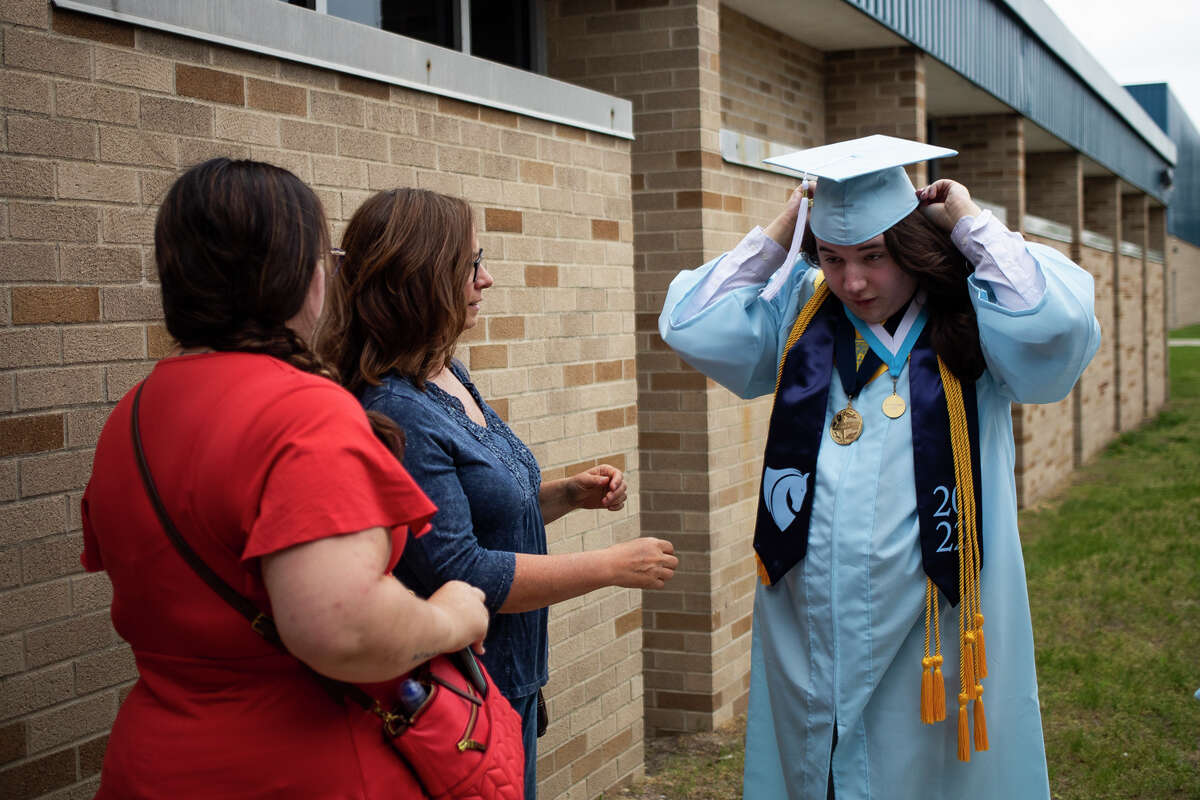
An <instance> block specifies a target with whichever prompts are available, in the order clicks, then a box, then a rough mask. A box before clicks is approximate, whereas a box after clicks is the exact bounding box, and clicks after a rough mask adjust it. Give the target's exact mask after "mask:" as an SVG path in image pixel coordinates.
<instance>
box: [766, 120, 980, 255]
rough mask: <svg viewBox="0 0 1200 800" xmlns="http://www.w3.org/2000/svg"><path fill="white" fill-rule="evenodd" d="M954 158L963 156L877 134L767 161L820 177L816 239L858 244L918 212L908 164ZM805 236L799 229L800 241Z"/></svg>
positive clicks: (815, 212) (814, 220)
mask: <svg viewBox="0 0 1200 800" xmlns="http://www.w3.org/2000/svg"><path fill="white" fill-rule="evenodd" d="M953 155H958V151H956V150H950V149H948V148H945V147H937V146H935V145H931V144H924V143H922V142H913V141H909V140H908V139H897V138H896V137H894V136H884V135H882V134H876V135H874V136H867V137H865V138H862V139H851V140H849V141H846V142H837V143H836V144H827V145H824V146H822V147H811V148H809V149H808V150H800V151H797V152H795V153H788V154H787V155H782V156H774V157H772V158H768V159H765V161H766V163H768V164H774V165H775V166H778V167H785V168H787V169H791V170H795V171H796V172H802V173H806V174H808V175H816V176H817V177H818V178H820V180H818V181H817V190H816V195H815V197H814V198H813V209H812V215H811V219H810V220H809V221H808V224H809V226H810V227H811V228H812V232H813V235H814V236H816V237H817V238H818V239H820V240H822V241H825V242H829V243H831V244H838V245H854V244H861V243H862V242H865V241H867V240H868V239H871V238H873V237H875V236H878V235H879V234H881V233H883V232H884V231H886V230H887V229H888V228H890V227H892V226H893V225H895V224H896V223H897V222H899V221H900V220H902V219H904V218H905V217H906V216H908V215H909V213H911V212H912V210H913V209H914V208H916V207H917V193H916V189H914V188H913V185H912V181H910V180H909V179H908V174H907V173H906V172H905V171H904V165H905V164H914V163H916V162H918V161H928V160H929V159H933V158H944V157H946V156H953ZM800 233H801V230H800V226H799V225H798V226H797V229H796V235H797V237H799V235H800Z"/></svg>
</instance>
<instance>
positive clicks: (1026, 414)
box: [1012, 236, 1078, 507]
mask: <svg viewBox="0 0 1200 800" xmlns="http://www.w3.org/2000/svg"><path fill="white" fill-rule="evenodd" d="M1025 238H1026V240H1027V241H1030V242H1036V243H1038V244H1043V245H1046V246H1047V247H1053V248H1054V249H1055V250H1058V251H1059V252H1061V253H1062V254H1063V255H1065V256H1067V257H1068V258H1069V257H1070V252H1069V251H1070V250H1071V245H1069V244H1065V243H1063V242H1058V241H1054V240H1051V239H1045V238H1042V237H1040V236H1026V237H1025ZM1076 391H1078V388H1076V389H1075V390H1073V391H1072V394H1071V395H1070V396H1068V397H1066V398H1065V399H1063V400H1059V401H1058V402H1056V403H1039V404H1036V405H1032V404H1031V405H1025V404H1020V403H1014V404H1013V409H1012V414H1013V436H1014V437H1015V439H1016V445H1017V458H1016V462H1015V464H1014V467H1013V475H1014V477H1015V479H1016V483H1017V501H1018V503H1019V504H1020V505H1021V506H1022V507H1024V506H1030V505H1033V504H1035V503H1037V502H1038V501H1039V500H1042V499H1045V498H1047V497H1051V496H1052V495H1053V494H1054V493H1055V491H1056V490H1057V489H1058V488H1059V487H1060V486H1061V485H1062V484H1063V483H1064V482H1065V481H1066V480H1067V479H1068V478H1069V477H1070V476H1071V471H1072V470H1073V469H1074V468H1075V438H1076V434H1075V425H1076V418H1075V415H1076V412H1075V402H1076V400H1075V392H1076Z"/></svg>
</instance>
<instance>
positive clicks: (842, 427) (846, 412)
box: [829, 403, 863, 444]
mask: <svg viewBox="0 0 1200 800" xmlns="http://www.w3.org/2000/svg"><path fill="white" fill-rule="evenodd" d="M862 429H863V421H862V417H861V416H859V414H858V412H857V411H855V410H854V407H853V406H851V405H850V404H849V403H847V404H846V407H845V408H843V409H842V410H841V411H839V412H837V413H836V414H834V415H833V422H831V423H830V424H829V435H830V437H831V438H832V439H833V440H834V441H835V442H837V443H838V444H850V443H851V442H853V441H855V440H856V439H858V437H859V436H862Z"/></svg>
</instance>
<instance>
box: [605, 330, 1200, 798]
mask: <svg viewBox="0 0 1200 800" xmlns="http://www.w3.org/2000/svg"><path fill="white" fill-rule="evenodd" d="M1182 331H1183V332H1184V333H1185V335H1186V336H1189V337H1192V336H1194V337H1196V338H1200V326H1195V327H1194V328H1185V329H1182ZM1188 331H1192V332H1190V333H1187V332H1188ZM1176 333H1177V334H1178V333H1180V331H1176ZM1173 335H1174V334H1173ZM1170 353H1171V393H1172V394H1171V403H1170V406H1169V407H1168V410H1167V411H1165V412H1164V413H1163V414H1161V415H1160V416H1159V417H1158V418H1157V419H1156V420H1154V421H1153V422H1151V423H1149V424H1147V425H1146V426H1145V427H1144V428H1141V429H1139V430H1137V431H1133V432H1131V433H1128V434H1125V435H1124V436H1122V437H1121V438H1119V439H1117V440H1116V441H1114V442H1113V443H1112V444H1111V445H1110V446H1109V447H1108V449H1107V451H1106V452H1105V453H1104V454H1102V455H1101V457H1100V458H1098V459H1096V460H1095V461H1094V462H1093V463H1092V464H1091V465H1089V466H1088V467H1086V468H1085V469H1084V470H1082V471H1081V472H1080V473H1079V475H1078V476H1077V479H1076V480H1075V481H1074V482H1073V485H1072V486H1071V487H1070V488H1068V489H1066V490H1065V491H1064V492H1063V493H1062V495H1061V496H1060V497H1058V498H1057V499H1056V500H1054V501H1053V502H1049V503H1045V504H1043V505H1042V506H1040V507H1039V508H1037V509H1033V510H1029V511H1024V512H1022V514H1021V533H1022V540H1023V542H1024V544H1025V562H1026V569H1027V573H1028V579H1029V595H1030V603H1031V606H1032V610H1033V625H1034V637H1035V639H1036V644H1037V660H1038V683H1039V687H1040V694H1041V700H1042V718H1043V725H1044V727H1045V737H1046V757H1047V760H1048V761H1049V765H1050V789H1051V795H1052V797H1053V798H1054V800H1101V799H1103V800H1134V799H1135V798H1136V799H1137V800H1196V799H1197V798H1200V701H1197V700H1196V699H1195V698H1194V697H1193V693H1195V692H1196V690H1197V689H1200V347H1194V348H1193V347H1173V348H1171V351H1170ZM744 730H745V722H744V720H739V721H737V722H736V723H734V724H732V725H730V726H728V727H726V728H724V729H722V730H720V731H717V732H715V733H709V734H695V735H692V736H679V737H671V738H663V739H650V740H648V741H647V743H646V765H647V778H646V780H644V781H642V782H641V783H639V784H638V785H637V786H634V787H630V788H628V789H625V790H624V791H623V792H622V793H620V794H618V796H619V797H624V798H637V799H638V800H710V799H711V800H726V799H727V798H737V797H740V796H741V768H742V735H743V732H744Z"/></svg>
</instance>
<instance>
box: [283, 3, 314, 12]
mask: <svg viewBox="0 0 1200 800" xmlns="http://www.w3.org/2000/svg"><path fill="white" fill-rule="evenodd" d="M285 2H286V3H287V4H288V5H289V6H300V7H301V8H307V9H309V10H310V11H315V10H316V8H317V0H285Z"/></svg>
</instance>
